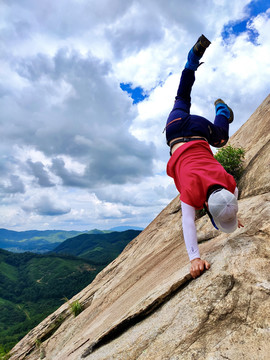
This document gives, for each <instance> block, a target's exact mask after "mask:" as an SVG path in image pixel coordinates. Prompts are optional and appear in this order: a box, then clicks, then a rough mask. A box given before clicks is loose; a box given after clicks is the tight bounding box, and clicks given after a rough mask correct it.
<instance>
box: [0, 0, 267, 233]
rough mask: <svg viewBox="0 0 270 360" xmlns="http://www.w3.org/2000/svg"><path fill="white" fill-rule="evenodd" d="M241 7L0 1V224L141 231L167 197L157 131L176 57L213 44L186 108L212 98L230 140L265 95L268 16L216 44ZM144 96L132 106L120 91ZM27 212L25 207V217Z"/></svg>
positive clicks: (211, 0)
mask: <svg viewBox="0 0 270 360" xmlns="http://www.w3.org/2000/svg"><path fill="white" fill-rule="evenodd" d="M249 3H250V1H249V0H245V1H242V0H241V1H240V0H237V1H228V0H206V1H204V2H202V1H200V0H194V1H192V2H187V1H183V0H181V1H178V0H170V1H167V2H166V3H165V2H164V1H163V0H149V1H147V2H145V1H142V0H132V1H125V0H113V1H109V0H100V1H98V2H97V1H93V0H91V1H84V0H68V1H63V0H59V1H53V0H47V1H46V2H37V1H34V0H26V1H24V2H23V3H22V2H21V1H19V0H12V1H7V0H5V1H2V3H1V5H0V7H1V11H0V110H1V116H0V134H1V142H0V171H1V179H0V198H1V206H0V216H1V223H0V227H6V228H13V229H20V230H23V229H29V228H46V227H47V228H69V229H71V228H74V229H83V230H84V229H87V228H93V227H99V228H109V227H113V226H116V225H118V224H119V223H120V222H121V223H129V224H134V225H137V226H146V225H147V224H148V223H149V222H150V221H151V220H152V219H153V218H154V216H156V215H157V214H158V213H159V212H160V211H161V210H162V208H164V207H165V205H166V204H167V203H168V202H169V201H170V200H171V199H172V198H173V197H174V196H176V195H177V192H176V190H175V189H174V185H173V182H172V179H170V178H168V177H167V176H166V174H165V170H166V161H167V160H168V156H169V149H168V147H167V145H166V141H165V135H164V134H162V131H163V128H164V126H165V123H166V119H167V116H168V113H169V111H170V110H171V108H172V106H173V101H174V96H175V93H176V90H177V86H178V81H179V77H180V73H181V70H182V67H183V66H184V64H185V61H186V55H187V52H188V50H189V49H190V47H191V46H192V45H193V43H194V42H195V40H197V37H198V36H199V35H200V34H201V33H204V34H205V35H206V36H207V37H209V38H210V39H211V40H212V44H211V46H210V47H209V49H208V50H207V52H206V54H205V56H204V61H205V64H204V65H202V67H201V68H199V70H198V72H197V73H196V78H197V80H196V83H195V85H194V89H193V92H192V102H193V104H192V111H193V112H194V113H196V114H199V115H203V116H205V117H207V118H209V119H210V120H213V118H214V107H213V102H214V100H215V99H216V98H218V97H222V98H224V100H225V101H226V102H228V104H229V105H230V106H231V107H232V108H233V110H234V112H235V121H234V123H233V124H232V126H231V134H232V133H233V132H234V131H236V130H237V129H238V128H239V126H241V125H242V124H243V123H244V122H245V121H246V120H247V118H248V117H249V116H250V115H251V113H252V112H253V111H254V110H255V109H256V107H257V106H258V105H260V103H261V102H262V101H263V99H264V98H265V97H266V96H267V95H268V92H269V90H268V82H267V81H266V80H265V79H267V78H268V77H269V75H270V65H269V61H268V59H269V56H270V45H269V44H270V35H269V34H270V19H269V18H270V13H269V10H268V12H265V13H263V14H260V15H258V16H255V17H254V16H253V17H252V16H251V17H250V21H249V24H248V27H249V28H250V29H252V30H253V31H254V32H257V34H258V37H257V45H256V44H254V43H252V42H251V41H250V38H249V33H248V32H244V33H242V34H234V33H233V32H232V34H231V37H230V38H228V39H227V41H226V42H224V41H223V40H222V31H223V29H224V26H225V25H228V24H229V23H230V24H233V23H234V21H236V20H241V19H244V18H245V17H247V15H249V14H248V8H247V7H246V5H247V4H249ZM121 82H126V83H132V84H133V86H134V87H136V86H140V87H142V88H143V89H144V91H145V92H146V93H147V94H148V95H149V97H148V98H146V99H145V100H144V101H143V102H141V103H139V104H137V105H133V104H132V99H131V98H130V97H129V96H128V95H127V93H125V92H123V91H122V90H121V88H120V83H121ZM23 208H24V209H25V210H28V211H24V210H23Z"/></svg>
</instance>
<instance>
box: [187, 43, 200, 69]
mask: <svg viewBox="0 0 270 360" xmlns="http://www.w3.org/2000/svg"><path fill="white" fill-rule="evenodd" d="M200 58H201V56H198V55H195V54H194V51H193V48H192V49H191V50H190V51H189V53H188V58H187V63H186V65H185V68H186V69H190V70H194V71H196V70H197V69H198V67H199V66H200Z"/></svg>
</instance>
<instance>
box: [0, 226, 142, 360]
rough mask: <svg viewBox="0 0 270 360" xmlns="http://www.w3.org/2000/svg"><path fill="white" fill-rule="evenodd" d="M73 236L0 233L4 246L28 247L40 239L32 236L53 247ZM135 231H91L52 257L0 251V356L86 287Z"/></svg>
mask: <svg viewBox="0 0 270 360" xmlns="http://www.w3.org/2000/svg"><path fill="white" fill-rule="evenodd" d="M74 233H76V232H61V231H46V232H39V231H37V230H33V231H27V232H14V231H9V230H5V229H1V230H0V234H1V235H2V237H3V236H4V237H5V241H6V243H13V244H14V243H16V242H17V244H19V245H21V243H23V244H27V243H29V244H30V245H29V244H28V247H30V246H31V243H35V241H39V240H40V239H38V240H33V239H37V238H38V236H40V238H42V239H43V241H45V240H44V238H45V235H47V237H46V238H45V239H47V240H46V242H47V243H49V241H51V244H52V245H54V246H55V245H57V244H58V243H57V242H53V240H55V239H61V237H64V236H67V235H69V236H70V235H72V234H74ZM139 233H140V231H137V230H128V231H123V232H108V233H107V232H102V231H100V230H93V231H91V232H89V233H84V234H79V235H77V236H74V237H72V238H70V239H67V240H65V241H63V242H62V243H61V244H60V245H59V246H57V247H56V249H55V253H53V252H49V253H46V254H35V253H33V252H24V253H15V252H10V251H6V250H3V249H0V307H1V311H0V358H1V353H2V354H4V353H6V352H7V351H8V350H9V349H10V348H11V347H12V346H13V345H14V344H16V342H18V341H19V340H20V339H21V338H22V337H23V336H24V335H25V334H26V333H27V332H28V331H29V330H30V329H32V328H33V327H34V326H36V325H37V324H38V323H39V322H40V321H42V320H43V319H44V318H45V317H46V316H47V315H49V314H50V313H52V312H53V311H54V310H56V309H57V308H58V307H59V306H60V305H62V304H63V303H65V302H66V301H67V300H68V299H70V298H72V296H73V295H75V294H76V293H78V292H79V291H80V290H82V289H83V288H84V287H85V286H87V285H89V284H90V283H91V282H92V281H93V279H94V278H95V277H96V275H97V274H98V273H99V272H100V271H101V270H102V269H103V268H104V267H106V266H107V265H108V264H109V263H110V262H111V261H113V260H114V259H115V258H116V257H117V256H118V255H119V254H120V253H121V251H122V250H123V249H124V247H125V246H126V245H127V244H128V243H129V242H130V241H131V240H132V239H134V238H135V237H136V236H137V235H138V234H139ZM27 237H28V239H27ZM48 239H49V240H48ZM1 241H2V244H3V240H1ZM38 244H41V242H40V243H38ZM20 249H22V248H20ZM32 249H33V247H32ZM39 249H40V247H39Z"/></svg>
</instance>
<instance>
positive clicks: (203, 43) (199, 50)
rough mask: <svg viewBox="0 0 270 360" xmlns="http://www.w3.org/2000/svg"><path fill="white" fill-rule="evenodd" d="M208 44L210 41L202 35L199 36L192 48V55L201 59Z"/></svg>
mask: <svg viewBox="0 0 270 360" xmlns="http://www.w3.org/2000/svg"><path fill="white" fill-rule="evenodd" d="M210 44H211V41H209V40H208V39H207V38H206V37H205V36H204V35H201V36H200V37H199V39H198V40H197V42H196V44H195V45H194V46H193V52H194V54H195V55H197V56H199V57H200V58H201V57H202V56H203V54H204V52H205V50H206V48H208V46H209V45H210Z"/></svg>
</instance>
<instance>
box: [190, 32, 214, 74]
mask: <svg viewBox="0 0 270 360" xmlns="http://www.w3.org/2000/svg"><path fill="white" fill-rule="evenodd" d="M210 44H211V42H210V41H209V40H208V39H207V38H206V37H205V36H204V35H201V36H200V37H199V39H198V40H197V42H196V44H195V45H194V46H193V47H192V48H191V50H190V51H189V53H188V57H187V63H186V65H185V68H186V69H190V70H193V71H196V70H197V69H198V67H199V66H200V65H201V64H202V62H201V63H200V59H201V57H202V56H203V54H204V52H205V50H206V48H207V47H208V46H209V45H210Z"/></svg>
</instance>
